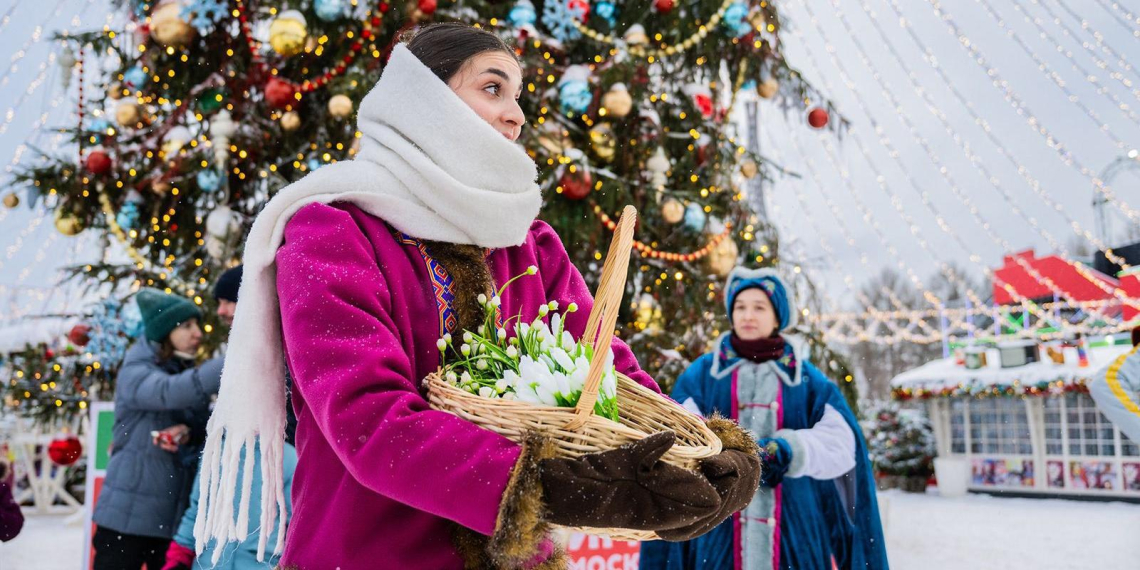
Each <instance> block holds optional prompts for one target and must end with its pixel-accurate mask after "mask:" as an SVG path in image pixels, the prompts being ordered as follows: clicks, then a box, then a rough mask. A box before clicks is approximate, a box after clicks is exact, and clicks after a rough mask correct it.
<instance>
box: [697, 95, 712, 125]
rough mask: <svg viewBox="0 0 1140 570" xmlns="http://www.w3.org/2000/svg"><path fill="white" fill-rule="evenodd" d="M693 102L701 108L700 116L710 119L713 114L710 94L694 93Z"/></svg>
mask: <svg viewBox="0 0 1140 570" xmlns="http://www.w3.org/2000/svg"><path fill="white" fill-rule="evenodd" d="M693 103H694V104H695V105H696V106H697V108H698V109H700V110H701V116H703V117H704V118H706V119H711V118H712V116H713V100H712V96H711V95H707V94H704V93H701V94H698V95H694V96H693Z"/></svg>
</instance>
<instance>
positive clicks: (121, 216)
mask: <svg viewBox="0 0 1140 570" xmlns="http://www.w3.org/2000/svg"><path fill="white" fill-rule="evenodd" d="M115 223H117V224H119V227H120V228H123V229H124V230H127V231H130V230H133V229H135V227H136V226H137V225H138V223H139V205H138V204H136V203H134V202H127V203H125V204H123V207H122V208H119V213H118V214H116V215H115Z"/></svg>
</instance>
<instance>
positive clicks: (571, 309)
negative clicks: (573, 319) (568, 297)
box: [566, 303, 578, 313]
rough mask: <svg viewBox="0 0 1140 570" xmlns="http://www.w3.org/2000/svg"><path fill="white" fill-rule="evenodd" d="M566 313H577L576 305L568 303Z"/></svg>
mask: <svg viewBox="0 0 1140 570" xmlns="http://www.w3.org/2000/svg"><path fill="white" fill-rule="evenodd" d="M566 312H567V313H576V312H578V303H570V304H569V305H566Z"/></svg>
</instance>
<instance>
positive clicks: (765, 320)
mask: <svg viewBox="0 0 1140 570" xmlns="http://www.w3.org/2000/svg"><path fill="white" fill-rule="evenodd" d="M732 332H734V333H736V336H737V338H739V339H740V340H758V339H761V338H768V337H770V336H772V334H773V333H775V332H776V311H775V310H773V309H772V301H770V300H769V299H768V296H767V295H765V294H764V292H763V291H761V290H760V289H756V288H752V289H745V290H743V291H741V292H740V293H739V294H737V295H736V299H735V300H734V301H733V302H732Z"/></svg>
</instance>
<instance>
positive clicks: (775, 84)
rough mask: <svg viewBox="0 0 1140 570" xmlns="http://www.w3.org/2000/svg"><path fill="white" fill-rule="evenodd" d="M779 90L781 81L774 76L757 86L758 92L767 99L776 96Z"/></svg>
mask: <svg viewBox="0 0 1140 570" xmlns="http://www.w3.org/2000/svg"><path fill="white" fill-rule="evenodd" d="M779 91H780V82H779V81H776V80H775V79H772V78H768V79H765V80H764V81H761V82H760V84H759V85H757V86H756V92H757V93H759V94H760V96H761V97H763V98H765V99H771V98H772V97H775V96H776V93H777V92H779Z"/></svg>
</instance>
